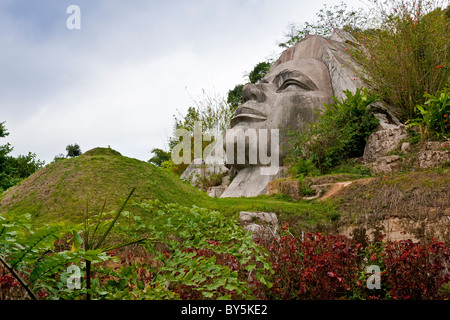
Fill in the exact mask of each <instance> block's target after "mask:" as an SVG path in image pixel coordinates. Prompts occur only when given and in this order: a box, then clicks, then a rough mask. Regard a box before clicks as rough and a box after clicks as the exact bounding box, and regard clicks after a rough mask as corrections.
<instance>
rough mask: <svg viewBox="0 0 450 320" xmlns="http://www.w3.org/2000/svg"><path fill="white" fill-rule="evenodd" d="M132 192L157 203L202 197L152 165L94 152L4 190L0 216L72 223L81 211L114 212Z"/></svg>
mask: <svg viewBox="0 0 450 320" xmlns="http://www.w3.org/2000/svg"><path fill="white" fill-rule="evenodd" d="M133 187H136V191H135V193H134V196H133V199H134V200H136V201H138V200H139V199H160V200H161V201H163V202H176V203H179V204H182V205H191V204H192V203H193V202H194V200H193V199H199V200H200V201H202V200H204V199H205V198H206V197H207V195H206V194H205V193H203V192H200V191H199V190H197V189H195V188H192V187H191V186H190V185H189V184H187V183H185V182H183V181H181V180H180V179H179V178H177V177H176V176H175V175H172V174H170V173H168V172H166V171H164V170H162V169H160V168H158V167H156V166H154V165H152V164H149V163H146V162H143V161H140V160H137V159H132V158H128V157H125V156H122V155H121V154H120V153H119V152H117V151H115V150H112V149H109V148H95V149H92V150H90V151H87V152H86V153H85V154H83V155H82V156H80V157H77V158H71V159H64V160H62V161H58V162H56V163H52V164H50V165H48V166H46V167H45V168H43V169H41V170H39V171H38V172H36V173H35V174H33V175H31V176H30V177H28V178H27V179H25V180H24V181H22V183H20V184H19V185H17V186H15V187H13V188H11V189H9V190H7V191H6V192H5V193H4V194H3V195H2V199H1V203H0V204H1V206H0V212H5V211H13V212H17V213H30V214H32V216H33V218H34V220H35V221H37V222H41V223H46V222H50V221H54V220H66V221H74V222H78V221H80V220H81V218H82V217H83V216H84V214H85V212H86V210H89V212H90V213H99V212H100V211H101V210H102V207H103V205H105V211H111V210H117V209H118V208H119V207H120V205H121V204H122V203H123V201H124V199H126V197H127V196H128V194H129V193H130V191H131V189H132V188H133Z"/></svg>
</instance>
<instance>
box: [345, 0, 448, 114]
mask: <svg viewBox="0 0 450 320" xmlns="http://www.w3.org/2000/svg"><path fill="white" fill-rule="evenodd" d="M372 2H373V3H374V5H375V6H374V9H375V10H374V14H375V16H376V17H377V18H378V20H379V28H374V29H367V30H365V31H363V32H359V33H357V34H356V38H357V40H358V42H359V43H360V49H358V50H356V51H355V52H353V53H354V54H355V57H356V58H357V59H358V60H359V61H360V62H361V63H362V65H363V69H364V72H365V73H364V74H363V77H364V78H365V80H367V81H368V83H369V84H370V85H371V86H372V87H373V88H374V89H375V90H376V92H377V93H378V94H379V95H380V97H381V98H382V100H384V101H385V102H387V103H388V104H390V105H392V106H393V107H394V108H396V109H398V110H399V111H400V113H401V118H402V119H401V120H407V119H413V118H414V117H415V116H416V112H415V111H414V108H415V106H416V105H422V104H423V103H424V102H425V99H424V94H425V93H426V92H428V93H433V92H438V91H440V90H442V89H443V88H444V86H445V84H446V83H448V79H449V70H450V68H449V63H450V61H449V55H448V52H449V41H448V34H449V27H450V24H449V22H450V19H449V16H448V12H449V9H448V8H447V9H446V10H443V9H441V8H440V7H439V1H422V0H413V1H404V0H393V1H389V2H386V1H376V0H372Z"/></svg>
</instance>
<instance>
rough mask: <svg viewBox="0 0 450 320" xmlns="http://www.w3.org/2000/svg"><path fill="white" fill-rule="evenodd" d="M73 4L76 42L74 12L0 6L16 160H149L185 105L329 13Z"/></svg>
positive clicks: (82, 0) (251, 6)
mask: <svg viewBox="0 0 450 320" xmlns="http://www.w3.org/2000/svg"><path fill="white" fill-rule="evenodd" d="M76 2H77V4H78V5H79V6H80V8H81V17H82V23H81V30H72V31H69V30H67V28H66V27H65V19H66V17H67V14H66V12H65V9H66V7H67V6H68V5H70V4H73V3H71V2H70V1H62V2H59V1H58V2H55V1H40V2H39V3H40V4H41V6H42V7H37V8H38V9H39V10H38V11H36V10H34V9H35V8H27V9H28V11H27V10H21V9H22V8H20V6H19V4H20V3H21V1H18V2H9V4H8V3H6V4H5V3H3V4H2V5H1V6H0V30H2V33H1V34H0V46H1V47H2V48H4V49H5V50H2V51H1V52H0V121H6V127H7V128H8V130H9V132H10V136H9V137H8V140H9V141H10V142H11V144H12V145H13V146H14V147H15V154H24V153H27V152H28V151H32V152H35V153H37V155H38V158H40V159H42V160H45V161H46V162H50V161H51V160H52V159H53V157H54V156H55V155H56V154H58V153H64V152H65V146H66V145H67V144H70V143H74V142H77V143H78V144H79V145H80V146H81V148H82V150H83V151H86V150H88V149H90V148H93V147H96V146H107V145H111V147H113V148H114V149H116V150H118V151H119V152H121V153H122V154H124V155H127V156H130V157H135V158H139V159H141V160H147V159H149V158H150V152H149V151H150V150H151V149H152V148H154V147H164V142H165V141H166V140H167V137H168V136H170V134H171V131H172V125H173V121H172V115H173V114H175V113H176V109H177V108H179V109H180V110H185V109H187V107H188V106H189V105H190V104H192V100H191V98H190V95H192V96H197V95H199V94H200V93H201V90H202V89H205V90H206V92H212V91H214V92H217V93H219V94H226V92H227V90H229V89H232V88H233V87H234V85H236V84H238V83H242V82H243V81H244V79H243V73H244V72H245V71H250V70H251V68H252V67H253V66H254V65H255V64H256V63H258V62H260V61H262V60H264V59H265V57H267V56H269V55H270V54H271V52H272V51H274V50H278V49H277V47H276V44H275V42H276V41H277V40H282V34H283V31H284V29H285V27H286V25H287V23H288V22H290V21H301V20H302V17H303V18H304V19H305V20H308V19H311V17H313V16H314V14H315V13H316V12H317V11H318V10H319V9H320V8H321V7H322V5H323V3H325V1H316V2H314V3H313V4H311V2H310V1H298V0H289V1H283V2H280V1H273V0H266V1H262V0H247V1H237V0H229V1H206V0H202V1H200V0H197V1H195V2H194V1H137V0H135V1H120V0H113V1H112V0H109V1H105V0H103V1H94V2H92V1H86V0H79V1H76ZM335 2H336V3H340V1H335ZM355 2H357V1H355ZM13 3H14V4H15V5H16V7H14V10H12V9H8V8H9V7H8V5H9V6H11V5H12V4H13ZM17 3H19V4H17ZM327 3H330V2H327ZM356 5H358V3H356ZM23 6H26V5H25V4H24V5H23ZM31 9H33V10H34V11H33V10H31ZM47 9H48V10H47ZM22 14H23V15H24V16H22ZM52 17H53V20H51V18H52ZM49 19H50V20H49Z"/></svg>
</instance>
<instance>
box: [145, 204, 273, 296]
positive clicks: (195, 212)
mask: <svg viewBox="0 0 450 320" xmlns="http://www.w3.org/2000/svg"><path fill="white" fill-rule="evenodd" d="M138 206H139V207H140V208H142V209H144V210H145V214H146V215H150V216H151V221H150V223H149V224H148V225H147V229H148V232H149V233H150V234H151V235H152V236H153V237H155V238H157V239H159V240H160V241H161V242H162V243H165V246H164V247H165V249H164V250H161V249H160V248H161V247H162V246H161V245H156V244H154V245H151V246H149V247H148V253H149V254H150V255H154V256H155V257H156V259H157V261H161V262H162V265H161V267H158V268H157V270H153V273H154V274H155V276H154V277H153V279H152V281H151V282H150V283H149V285H150V287H154V288H156V289H157V290H160V289H159V288H161V287H163V286H165V287H167V288H169V290H171V291H172V292H174V295H175V294H177V295H180V296H181V297H183V295H187V292H189V294H191V295H194V296H195V297H196V298H203V299H204V298H214V299H218V298H231V297H234V298H251V295H250V294H251V290H250V288H249V285H248V283H247V281H246V279H247V277H248V271H250V270H253V273H254V274H255V275H256V277H257V279H258V281H260V282H261V283H265V284H266V286H267V287H270V285H271V284H270V281H269V279H268V274H270V272H271V267H270V264H268V263H267V262H266V260H265V259H266V257H267V252H266V251H265V250H264V249H263V248H261V247H259V246H258V245H257V244H256V243H255V242H253V240H252V238H251V235H250V234H249V233H248V232H247V231H245V230H244V229H242V227H240V226H239V223H238V222H237V220H235V219H230V218H226V217H224V216H223V215H222V214H221V213H219V212H217V211H209V210H207V209H202V208H198V207H195V206H193V207H191V208H189V207H183V206H180V205H175V204H167V205H166V204H162V203H161V202H159V201H157V200H156V201H146V202H143V203H140V204H138ZM158 248H159V249H158ZM148 290H150V289H148ZM148 290H147V292H146V294H149V293H150V292H149V291H148Z"/></svg>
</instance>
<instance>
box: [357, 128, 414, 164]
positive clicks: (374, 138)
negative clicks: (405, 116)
mask: <svg viewBox="0 0 450 320" xmlns="http://www.w3.org/2000/svg"><path fill="white" fill-rule="evenodd" d="M406 137H408V132H407V131H406V127H405V126H404V125H400V126H397V127H393V128H391V129H384V130H379V131H375V132H374V133H372V134H371V135H370V136H369V138H368V139H367V144H366V147H365V148H364V155H363V159H364V161H366V162H372V161H375V160H376V159H378V158H380V157H384V156H385V155H386V154H387V153H388V152H389V151H392V150H394V149H395V148H397V147H398V146H399V143H400V141H401V140H402V139H404V138H406Z"/></svg>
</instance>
